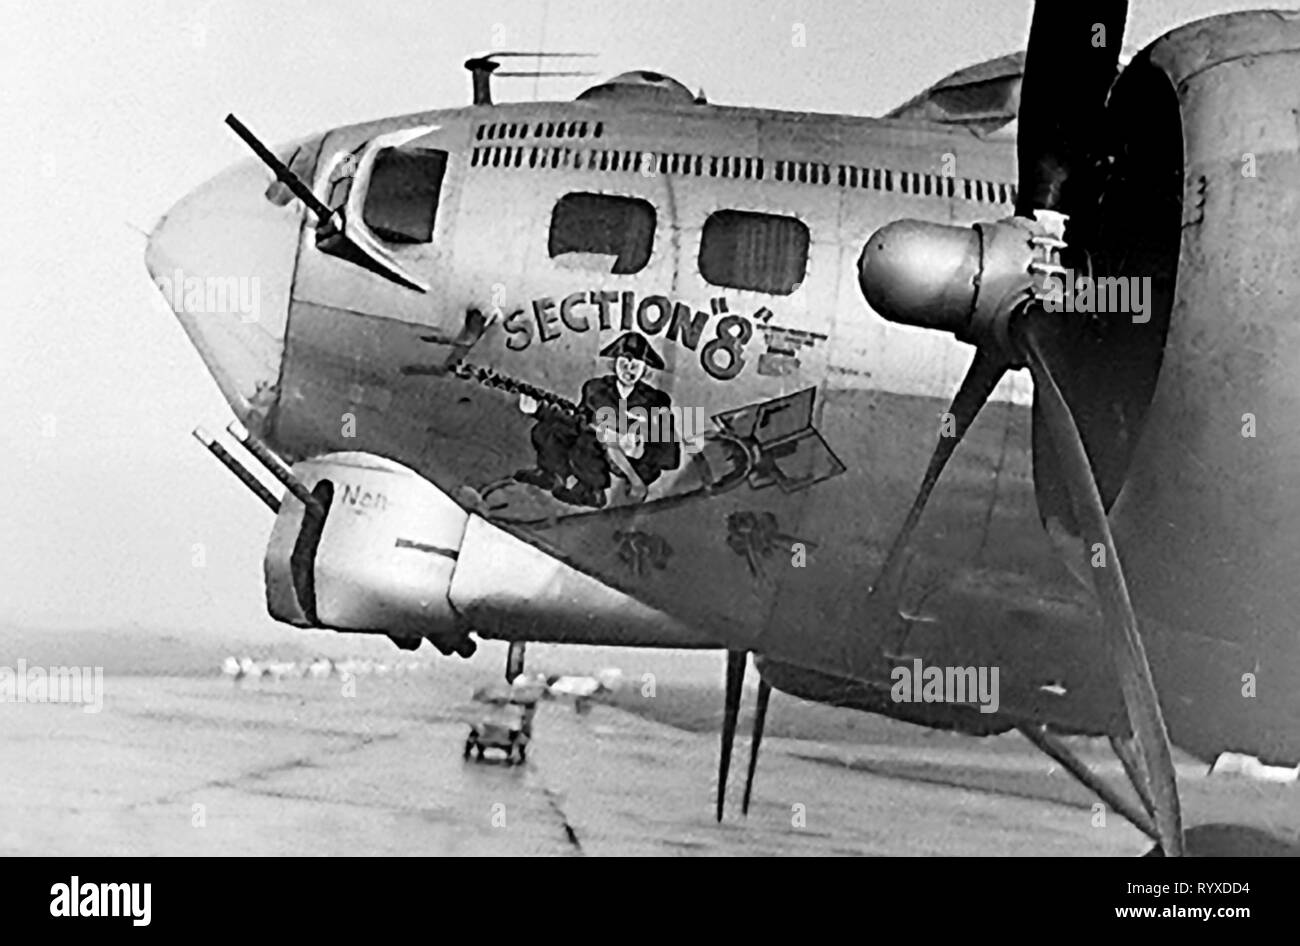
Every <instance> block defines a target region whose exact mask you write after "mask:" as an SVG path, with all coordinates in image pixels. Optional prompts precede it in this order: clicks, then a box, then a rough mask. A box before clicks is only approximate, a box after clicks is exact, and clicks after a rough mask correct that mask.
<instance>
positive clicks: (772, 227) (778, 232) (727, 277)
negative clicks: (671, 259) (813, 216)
mask: <svg viewBox="0 0 1300 946" xmlns="http://www.w3.org/2000/svg"><path fill="white" fill-rule="evenodd" d="M808 240H809V237H808V227H807V225H805V224H804V222H803V221H802V220H799V219H798V218H797V217H781V216H776V215H774V214H765V213H753V212H751V211H746V210H719V211H718V212H717V213H714V214H711V215H710V216H709V218H708V219H707V220H705V221H704V229H703V232H702V233H701V234H700V275H701V276H703V277H704V279H705V280H706V281H707V282H709V283H712V284H713V285H715V286H725V287H727V288H729V289H748V290H751V291H753V292H765V293H768V294H769V295H775V296H788V295H790V293H792V292H794V291H795V289H796V288H798V286H799V284H800V283H802V282H803V278H804V275H805V273H807V271H808Z"/></svg>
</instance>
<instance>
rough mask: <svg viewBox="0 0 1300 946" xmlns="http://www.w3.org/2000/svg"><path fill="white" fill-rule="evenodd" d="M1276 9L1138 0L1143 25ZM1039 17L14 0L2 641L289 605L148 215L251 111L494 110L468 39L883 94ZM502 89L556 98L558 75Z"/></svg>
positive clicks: (8, 72)
mask: <svg viewBox="0 0 1300 946" xmlns="http://www.w3.org/2000/svg"><path fill="white" fill-rule="evenodd" d="M1259 5H1260V4H1259V3H1258V2H1254V3H1252V2H1237V3H1234V2H1223V0H1218V2H1216V0H1146V2H1144V0H1133V2H1132V3H1131V6H1132V7H1133V10H1132V12H1131V16H1130V27H1129V32H1128V35H1127V37H1126V41H1125V44H1126V45H1127V46H1134V47H1138V46H1141V45H1145V44H1146V43H1147V42H1148V41H1150V40H1151V39H1153V38H1155V37H1156V36H1158V35H1159V34H1160V33H1162V32H1164V31H1165V30H1167V29H1168V28H1170V27H1172V26H1175V25H1177V24H1179V23H1182V22H1186V21H1187V20H1190V19H1194V18H1196V17H1199V16H1203V15H1206V14H1209V13H1212V12H1216V11H1220V10H1226V9H1250V8H1252V7H1257V6H1259ZM1029 11H1030V3H1029V0H859V2H850V0H816V2H814V0H802V2H790V0H707V2H706V0H638V2H635V3H629V2H623V0H619V2H614V0H606V2H604V3H594V2H577V0H530V2H506V3H493V2H472V3H471V2H457V3H451V2H438V0H418V2H417V0H412V2H393V3H386V2H369V3H358V2H356V0H287V2H281V0H277V2H267V0H227V2H222V0H212V2H200V0H167V2H151V0H130V2H127V0H87V2H58V0H54V2H49V3H24V4H11V5H10V9H9V10H8V11H7V16H6V20H7V24H6V28H5V30H4V31H3V35H2V36H0V89H3V90H4V91H3V93H2V95H3V98H2V99H0V141H3V142H5V145H6V152H7V153H8V155H9V166H8V169H7V173H6V174H5V175H4V183H3V185H0V186H2V187H3V191H2V193H3V194H4V203H3V216H2V217H0V244H2V245H0V250H2V253H0V260H2V262H0V299H3V304H4V310H3V311H4V328H3V331H2V332H0V364H3V369H4V372H3V380H0V417H2V418H3V423H0V487H2V488H3V493H2V494H0V495H2V496H3V501H4V509H3V512H0V648H2V647H3V643H4V637H3V630H2V628H3V627H4V626H5V625H16V624H26V625H40V626H51V627H54V626H96V625H125V624H138V625H142V626H146V627H155V626H157V627H164V626H170V627H175V628H184V629H187V630H188V629H193V630H194V631H196V632H198V633H201V634H203V635H205V636H208V635H218V634H224V633H230V632H232V631H233V632H239V633H247V632H248V631H249V630H253V629H256V628H257V627H259V626H264V625H266V624H269V623H270V619H269V618H267V617H266V616H265V613H264V604H263V601H262V580H261V556H262V552H263V549H264V544H265V541H266V537H267V535H268V532H269V530H270V525H271V517H270V514H269V513H268V512H267V510H266V509H265V508H264V507H263V506H262V505H261V504H260V503H258V502H257V501H256V500H255V499H254V498H253V497H252V496H251V495H249V494H248V493H247V492H246V491H245V490H244V489H243V487H241V486H239V485H238V484H237V483H236V482H235V481H234V479H233V478H232V477H231V476H230V475H229V474H228V473H226V472H225V471H224V470H221V469H220V468H219V466H218V464H217V463H216V462H215V461H214V460H213V459H212V458H211V457H209V456H208V455H207V454H206V453H205V452H204V451H203V450H202V449H201V448H200V447H199V446H198V445H197V444H196V443H195V442H194V441H193V440H192V439H191V438H190V436H189V431H190V429H191V428H192V427H193V426H194V425H195V424H197V423H202V424H204V425H206V426H207V427H208V428H209V429H212V430H220V429H221V428H222V427H223V426H224V424H225V422H226V420H228V419H229V416H230V415H229V412H228V410H227V409H226V406H225V404H224V402H223V401H222V400H221V398H220V396H219V395H218V394H217V389H216V386H215V385H214V383H213V382H212V381H211V380H210V379H209V378H208V376H207V374H206V372H205V371H204V370H203V367H202V363H201V362H200V360H199V358H198V356H197V354H195V353H194V351H193V350H192V349H191V348H190V346H189V344H188V342H187V341H186V338H185V336H184V334H183V333H182V331H181V329H180V327H179V325H178V324H177V323H176V322H175V320H174V319H173V318H172V317H171V316H170V313H167V312H165V311H164V310H162V309H161V308H160V306H159V304H158V301H157V299H156V298H155V297H156V296H157V293H156V292H155V291H154V289H153V287H152V285H151V284H150V282H149V279H148V275H147V274H146V272H145V269H144V265H143V252H144V237H143V235H142V234H141V233H140V232H138V231H137V230H135V229H133V227H137V228H141V229H144V230H148V229H149V228H150V227H151V226H152V224H153V222H154V221H155V220H156V219H157V218H158V217H159V216H160V215H161V214H162V213H163V212H164V211H165V210H166V209H167V207H168V206H170V204H171V203H173V202H174V201H175V200H177V199H178V198H180V197H181V196H182V195H183V194H184V193H185V192H186V191H187V190H189V189H190V188H192V187H194V186H196V185H197V184H199V183H201V182H202V181H203V180H205V179H206V178H208V177H210V176H211V175H213V174H214V173H216V172H217V171H219V170H220V169H221V168H223V167H224V166H226V165H228V164H230V163H232V162H234V161H236V160H240V159H242V158H244V157H245V156H246V155H247V151H246V150H245V149H244V147H243V146H242V145H241V144H240V143H239V142H238V141H237V140H236V139H235V138H234V136H233V135H232V134H231V133H230V132H229V131H228V130H227V129H226V128H225V127H224V125H223V124H222V119H223V118H224V116H225V115H226V113H227V112H229V111H234V112H235V113H236V114H238V115H239V116H240V117H241V118H243V119H244V120H245V121H246V122H247V123H248V124H249V125H250V127H252V128H253V129H254V130H255V131H256V132H257V133H258V134H260V135H261V136H262V137H263V138H264V139H266V140H269V141H271V142H278V141H282V140H286V139H289V138H293V137H295V136H298V135H300V134H303V133H306V132H311V131H315V130H320V129H324V128H328V127H332V126H335V125H341V124H345V123H348V122H354V121H360V120H363V119H370V118H378V117H381V116H384V115H391V114H399V113H404V112H412V111H419V110H421V109H426V108H429V109H431V108H441V107H448V106H457V105H461V104H467V102H468V97H469V84H468V78H467V76H466V74H465V73H464V71H463V70H462V68H461V63H462V62H463V61H464V60H465V59H466V58H468V57H469V56H470V55H471V54H473V53H476V52H482V51H485V50H488V49H492V48H501V47H503V46H504V47H509V48H516V49H518V48H524V49H533V48H537V47H538V46H539V44H540V45H542V46H544V47H546V48H549V49H556V50H558V49H565V50H590V51H593V52H596V53H599V58H597V59H595V60H592V61H591V62H592V63H593V65H592V68H594V69H596V70H597V71H598V72H599V73H600V74H601V75H606V76H607V75H612V74H614V73H618V72H623V71H625V70H628V69H635V68H647V69H656V70H659V71H662V72H666V73H668V74H670V75H672V76H674V77H676V78H678V79H680V80H681V81H683V82H684V83H686V84H687V85H688V86H690V87H691V88H692V89H695V88H703V89H704V90H705V92H706V93H707V95H708V97H709V99H710V100H711V101H713V102H716V103H724V104H744V105H755V106H767V107H774V108H785V109H803V110H811V111H830V112H851V113H859V114H879V113H880V112H882V111H885V110H887V109H888V108H890V107H892V106H893V105H896V104H898V103H899V102H902V101H903V100H905V99H907V98H909V97H911V96H912V95H914V94H915V93H916V92H918V91H919V90H921V89H922V88H924V87H925V86H926V85H928V84H929V83H930V82H932V81H934V80H935V79H938V78H939V77H941V76H943V75H945V74H947V73H948V72H951V71H953V70H954V69H957V68H960V67H962V66H964V65H968V64H970V63H973V62H976V61H979V60H981V59H986V58H989V57H992V56H997V55H1001V54H1003V53H1006V52H1009V51H1012V50H1015V49H1019V48H1021V47H1022V46H1023V43H1024V37H1025V33H1026V29H1027V25H1028V20H1029ZM797 27H802V32H803V34H804V35H805V36H806V39H807V44H806V46H803V47H802V48H800V47H797V46H795V45H794V44H793V43H792V38H793V37H794V35H795V33H796V28H797ZM591 81H595V80H582V79H544V80H542V81H541V83H540V87H539V88H538V89H537V92H538V97H539V98H542V99H548V98H549V99H570V98H572V97H573V96H574V95H575V94H576V93H577V92H579V91H580V90H581V89H582V88H584V87H585V86H586V85H587V84H589V83H590V82H591ZM497 89H498V98H500V99H531V98H533V95H534V81H533V80H531V79H527V80H504V81H500V82H498V84H497ZM231 236H232V239H237V238H238V234H231ZM196 546H201V547H202V553H201V559H202V563H201V565H200V564H197V563H196V551H195V547H196ZM2 656H3V653H2V652H0V657H2Z"/></svg>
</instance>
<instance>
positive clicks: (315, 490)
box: [264, 453, 469, 652]
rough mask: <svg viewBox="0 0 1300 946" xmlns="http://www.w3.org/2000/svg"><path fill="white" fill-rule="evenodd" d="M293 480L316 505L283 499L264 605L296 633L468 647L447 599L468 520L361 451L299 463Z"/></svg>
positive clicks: (439, 496)
mask: <svg viewBox="0 0 1300 946" xmlns="http://www.w3.org/2000/svg"><path fill="white" fill-rule="evenodd" d="M293 471H294V474H295V475H296V476H297V477H298V478H299V479H300V480H301V481H302V482H303V483H304V484H305V485H306V486H307V487H308V489H310V490H311V491H312V494H313V495H314V496H315V497H316V499H317V500H318V502H319V504H320V511H319V512H315V511H313V510H312V509H310V508H308V507H306V506H304V504H303V503H301V502H299V501H297V500H296V499H294V498H293V497H292V496H286V497H285V500H284V502H283V504H282V505H281V508H280V513H279V515H278V516H277V517H276V520H275V526H274V528H273V529H272V530H271V539H270V542H269V543H268V545H267V549H266V559H265V562H264V571H265V576H266V603H267V609H268V610H269V611H270V614H271V616H272V617H274V618H275V619H276V620H278V621H284V622H286V623H288V624H294V625H297V626H299V627H327V628H333V629H335V630H343V631H363V632H372V633H383V634H387V635H389V636H391V637H393V638H394V640H396V641H398V642H399V644H402V643H409V644H418V642H419V640H420V639H421V638H425V637H427V638H429V640H431V641H432V642H433V643H434V644H435V645H436V646H437V647H438V648H439V649H440V650H443V651H445V652H450V651H453V650H456V651H461V650H463V648H464V647H465V646H466V645H467V643H468V632H467V628H466V627H465V626H464V622H462V621H461V620H460V618H459V617H458V616H457V614H456V611H455V609H453V608H452V606H451V602H450V600H449V598H448V593H449V591H450V588H451V580H452V576H453V574H454V572H455V568H456V559H457V557H458V556H459V554H460V546H461V541H462V539H463V538H464V535H465V526H466V524H467V522H468V520H469V514H468V513H466V512H465V510H463V509H461V508H460V507H459V506H457V505H456V504H455V503H454V502H453V501H452V500H451V499H450V498H449V497H448V496H447V495H446V494H445V493H443V492H442V491H441V490H440V489H438V488H437V487H436V486H434V485H433V484H432V483H430V482H429V481H428V480H426V479H424V478H423V477H421V476H419V475H418V474H416V473H415V472H413V471H411V470H409V469H407V468H406V467H404V466H402V465H401V464H398V463H394V462H393V461H391V460H386V459H383V458H382V457H377V456H375V455H373V454H368V453H334V454H327V455H325V456H322V457H317V458H314V459H311V460H304V461H303V462H301V463H298V464H297V465H296V466H295V467H294V468H293Z"/></svg>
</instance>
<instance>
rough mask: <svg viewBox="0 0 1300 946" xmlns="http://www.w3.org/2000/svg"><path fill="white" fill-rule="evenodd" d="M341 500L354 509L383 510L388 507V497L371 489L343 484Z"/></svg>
mask: <svg viewBox="0 0 1300 946" xmlns="http://www.w3.org/2000/svg"><path fill="white" fill-rule="evenodd" d="M343 502H345V503H347V504H348V505H349V506H352V507H353V508H354V509H362V510H366V511H370V510H374V511H376V512H383V511H384V510H385V509H387V508H388V497H387V496H385V495H384V494H383V493H381V492H378V491H377V490H373V489H365V488H364V487H361V486H352V485H349V484H348V483H344V484H343Z"/></svg>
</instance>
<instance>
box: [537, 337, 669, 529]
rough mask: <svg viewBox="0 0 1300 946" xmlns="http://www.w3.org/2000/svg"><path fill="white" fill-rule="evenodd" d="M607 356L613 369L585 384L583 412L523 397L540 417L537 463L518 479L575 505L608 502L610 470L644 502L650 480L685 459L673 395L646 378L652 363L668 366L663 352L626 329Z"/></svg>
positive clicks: (605, 351)
mask: <svg viewBox="0 0 1300 946" xmlns="http://www.w3.org/2000/svg"><path fill="white" fill-rule="evenodd" d="M600 355H601V357H603V358H611V359H613V369H614V373H613V374H608V375H604V376H603V377H599V378H592V379H591V380H590V381H588V382H586V383H585V384H584V385H583V386H582V398H581V405H580V413H581V416H580V417H574V416H572V415H571V414H568V413H565V412H562V411H559V410H556V409H554V408H552V407H549V406H545V405H539V404H538V402H537V400H536V399H534V398H532V397H529V396H527V395H522V396H521V397H520V399H519V406H520V408H521V409H522V410H523V411H524V413H526V414H535V415H536V416H537V422H536V423H535V424H534V425H533V432H532V441H533V447H534V449H536V451H537V467H536V469H532V470H521V471H520V472H518V473H516V474H515V479H516V480H518V481H520V482H524V483H531V484H533V485H534V486H540V487H542V488H543V489H547V490H549V491H550V492H551V495H553V496H554V497H555V498H556V499H558V500H560V501H561V502H565V503H569V504H570V505H574V506H596V507H600V506H604V505H605V502H606V490H608V489H609V487H610V485H611V483H612V482H613V480H612V479H611V474H612V475H613V477H616V478H617V479H618V480H619V481H620V482H621V483H622V484H623V486H624V488H625V490H626V493H627V496H628V499H629V500H631V501H632V502H641V501H642V500H644V499H645V497H646V489H647V488H648V487H649V486H650V484H651V483H653V482H654V481H655V480H657V479H658V478H659V476H660V474H662V473H663V472H664V471H666V470H673V469H676V468H677V465H678V463H679V462H680V461H681V445H680V444H679V443H678V440H677V431H676V430H675V429H674V426H673V423H672V415H671V413H670V411H669V408H671V406H672V398H671V397H669V395H668V394H667V393H666V392H664V391H660V390H659V389H658V388H655V387H652V386H651V385H649V384H647V383H646V382H645V381H644V380H643V378H644V376H645V373H646V371H647V370H648V369H650V368H654V369H662V368H663V367H664V362H663V359H662V358H660V357H659V354H658V352H656V351H655V350H654V349H653V348H651V347H650V343H649V342H648V341H646V339H645V336H643V335H639V334H638V333H636V332H625V333H624V334H623V335H620V336H619V337H618V338H616V339H615V340H614V341H613V342H611V343H610V344H609V345H607V346H606V347H605V348H603V349H601V351H600Z"/></svg>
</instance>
